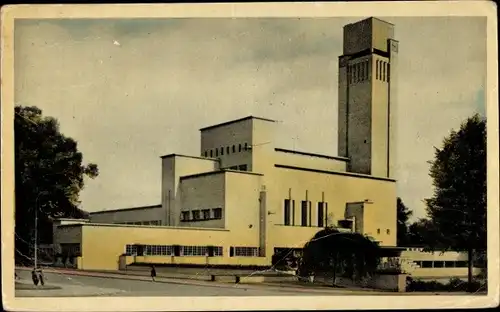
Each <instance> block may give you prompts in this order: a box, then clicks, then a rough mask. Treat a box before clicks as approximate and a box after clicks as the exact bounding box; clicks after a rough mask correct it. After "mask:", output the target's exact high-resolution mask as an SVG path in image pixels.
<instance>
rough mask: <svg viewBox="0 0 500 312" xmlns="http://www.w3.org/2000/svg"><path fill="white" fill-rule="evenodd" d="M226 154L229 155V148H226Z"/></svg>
mask: <svg viewBox="0 0 500 312" xmlns="http://www.w3.org/2000/svg"><path fill="white" fill-rule="evenodd" d="M226 154H229V146H228V147H226Z"/></svg>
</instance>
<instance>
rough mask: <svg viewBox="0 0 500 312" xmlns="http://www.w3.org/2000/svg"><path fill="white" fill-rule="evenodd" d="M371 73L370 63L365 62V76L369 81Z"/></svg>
mask: <svg viewBox="0 0 500 312" xmlns="http://www.w3.org/2000/svg"><path fill="white" fill-rule="evenodd" d="M369 72H370V61H369V60H367V61H366V62H365V75H366V79H367V80H368V79H369V78H370V75H369Z"/></svg>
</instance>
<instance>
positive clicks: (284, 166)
mask: <svg viewBox="0 0 500 312" xmlns="http://www.w3.org/2000/svg"><path fill="white" fill-rule="evenodd" d="M274 166H275V167H276V168H283V169H291V170H299V171H309V172H316V173H324V174H331V175H341V176H347V177H353V178H359V179H370V180H379V181H386V182H396V180H394V179H390V178H383V177H376V176H371V175H366V174H359V173H352V172H340V171H328V170H318V169H312V168H304V167H296V166H288V165H280V164H275V165H274Z"/></svg>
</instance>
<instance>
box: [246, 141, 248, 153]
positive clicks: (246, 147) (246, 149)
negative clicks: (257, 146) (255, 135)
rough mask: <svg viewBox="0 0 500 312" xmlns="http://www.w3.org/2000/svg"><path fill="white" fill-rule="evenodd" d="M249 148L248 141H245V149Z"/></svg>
mask: <svg viewBox="0 0 500 312" xmlns="http://www.w3.org/2000/svg"><path fill="white" fill-rule="evenodd" d="M246 150H248V143H245V151H246Z"/></svg>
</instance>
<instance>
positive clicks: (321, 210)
mask: <svg viewBox="0 0 500 312" xmlns="http://www.w3.org/2000/svg"><path fill="white" fill-rule="evenodd" d="M318 226H319V227H323V226H325V209H324V203H322V202H320V203H318Z"/></svg>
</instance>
